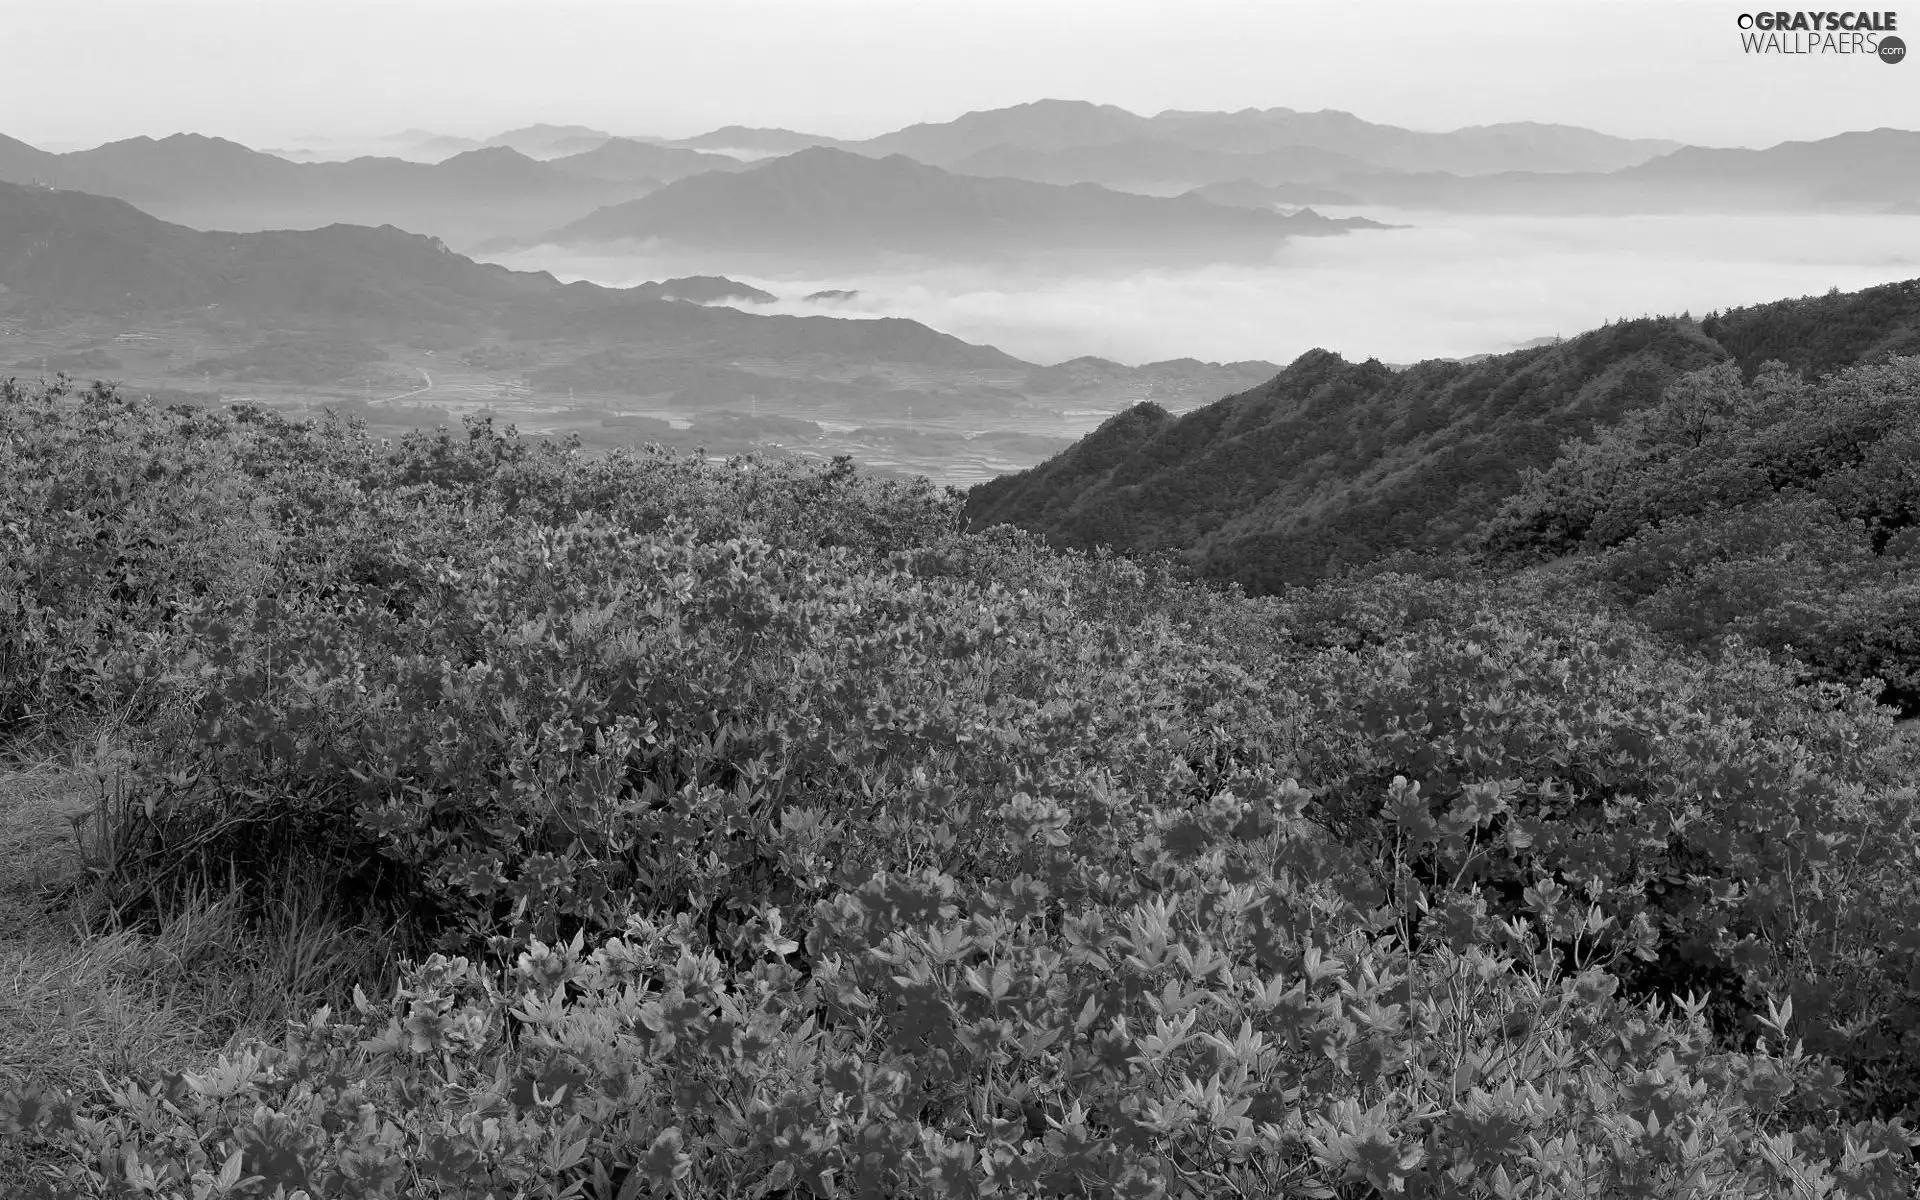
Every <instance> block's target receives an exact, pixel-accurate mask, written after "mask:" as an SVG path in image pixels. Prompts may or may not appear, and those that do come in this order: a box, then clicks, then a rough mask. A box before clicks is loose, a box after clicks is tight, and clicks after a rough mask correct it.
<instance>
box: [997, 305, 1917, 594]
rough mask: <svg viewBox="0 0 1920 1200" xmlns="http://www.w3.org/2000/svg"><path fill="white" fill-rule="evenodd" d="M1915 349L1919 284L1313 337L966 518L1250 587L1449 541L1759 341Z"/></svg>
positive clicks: (1049, 466)
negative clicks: (1466, 328)
mask: <svg viewBox="0 0 1920 1200" xmlns="http://www.w3.org/2000/svg"><path fill="white" fill-rule="evenodd" d="M1917 350H1920V286H1917V285H1916V284H1913V283H1906V284H1895V285H1889V286H1887V287H1882V288H1873V289H1868V290H1866V291H1863V292H1859V293H1854V294H1851V295H1833V296H1827V297H1819V298H1808V299H1804V300H1797V301H1782V302H1780V303H1777V304H1772V305H1764V306H1759V307H1755V308H1749V309H1737V310H1733V311H1730V312H1727V313H1723V314H1718V315H1715V316H1712V317H1709V318H1707V319H1706V320H1705V321H1703V322H1699V323H1695V322H1693V321H1690V320H1687V319H1684V318H1658V319H1645V320H1638V321H1627V322H1621V323H1618V324H1614V325H1609V326H1607V327H1605V328H1602V329H1598V330H1594V331H1592V332H1590V333H1587V334H1585V335H1582V336H1580V337H1577V338H1572V339H1569V340H1567V341H1565V342H1563V343H1560V344H1557V345H1546V346H1537V347H1533V348H1531V349H1525V350H1519V351H1515V352H1513V353H1510V354H1504V355H1499V356H1497V357H1492V358H1486V359H1482V360H1479V361H1476V362H1472V363H1454V362H1440V361H1432V362H1425V363H1420V364H1418V365H1416V366H1413V367H1411V368H1408V369H1407V370H1404V371H1397V372H1396V371H1394V370H1392V369H1391V368H1388V367H1386V366H1384V365H1382V364H1380V363H1378V362H1374V361H1368V362H1365V363H1350V362H1347V361H1345V360H1344V359H1342V358H1340V357H1339V356H1338V355H1336V354H1332V353H1329V352H1327V351H1320V350H1316V351H1312V352H1310V353H1308V354H1306V355H1303V356H1302V357H1301V358H1300V359H1298V360H1297V361H1295V362H1294V363H1293V364H1292V365H1290V366H1289V367H1288V368H1287V369H1286V370H1285V371H1283V372H1281V373H1280V374H1279V375H1278V376H1277V377H1275V378H1274V379H1273V380H1272V381H1270V382H1268V383H1266V384H1263V385H1262V386H1260V387H1257V388H1254V389H1252V390H1251V391H1247V392H1243V393H1241V394H1239V395H1236V396H1230V397H1228V398H1226V399H1224V400H1221V401H1219V402H1218V403H1216V404H1212V405H1208V406H1207V407H1205V408H1201V409H1198V410H1196V411H1193V412H1190V413H1187V414H1186V415H1184V416H1182V417H1179V418H1175V417H1173V416H1171V415H1170V414H1168V413H1167V412H1165V411H1164V410H1162V409H1159V408H1157V407H1156V406H1153V405H1141V406H1138V407H1136V408H1134V409H1132V410H1129V411H1128V412H1125V413H1122V414H1120V415H1118V416H1116V417H1114V418H1113V419H1111V420H1109V421H1108V422H1107V423H1106V424H1105V425H1103V426H1102V427H1101V428H1100V429H1098V430H1096V431H1095V432H1094V433H1093V434H1091V435H1089V436H1088V437H1087V438H1085V439H1083V440H1082V441H1081V442H1080V443H1079V444H1077V445H1075V446H1074V447H1072V448H1071V449H1069V450H1068V451H1066V452H1065V453H1063V454H1061V455H1059V456H1057V457H1056V458H1054V459H1052V460H1050V461H1048V462H1046V463H1043V464H1041V465H1040V466H1037V467H1035V468H1033V469H1031V470H1028V471H1025V472H1022V473H1020V474H1017V475H1009V476H1004V477H1002V478H999V479H995V480H992V481H990V482H988V483H984V484H981V485H979V486H978V487H976V488H975V489H973V491H972V492H971V493H970V495H969V498H968V506H967V512H968V519H969V521H970V522H971V523H972V525H973V526H974V527H976V528H978V527H983V526H987V525H991V524H996V523H1002V522H1004V523H1010V524H1015V525H1020V526H1024V527H1026V528H1028V529H1032V530H1035V531H1037V532H1040V533H1043V534H1044V535H1045V536H1046V537H1048V538H1049V539H1050V540H1051V541H1053V542H1054V543H1056V544H1059V545H1066V546H1083V547H1084V546H1095V545H1106V546H1112V547H1114V548H1117V549H1123V550H1128V551H1141V552H1145V551H1155V550H1171V551H1174V552H1176V553H1178V554H1179V555H1181V556H1182V557H1184V558H1185V559H1186V560H1187V561H1189V562H1190V563H1192V564H1193V565H1194V566H1195V567H1197V568H1198V569H1200V570H1202V571H1203V572H1205V573H1206V574H1208V575H1210V576H1214V577H1216V578H1222V579H1231V580H1234V581H1237V582H1239V583H1240V584H1242V585H1244V586H1246V587H1248V588H1251V589H1254V590H1256V591H1267V590H1272V589H1275V588H1279V587H1282V586H1284V585H1287V584H1295V583H1307V582H1312V581H1313V580H1316V579H1319V578H1321V577H1323V576H1325V575H1328V574H1330V573H1336V572H1337V571H1338V570H1339V569H1340V568H1341V567H1342V566H1344V565H1352V564H1358V563H1364V562H1369V561H1373V560H1375V559H1379V558H1381V557H1383V556H1385V555H1389V554H1392V553H1394V552H1396V551H1427V550H1448V549H1452V548H1455V547H1458V546H1460V545H1461V544H1462V543H1463V541H1464V539H1466V538H1467V536H1468V535H1470V534H1471V533H1472V532H1473V531H1474V530H1475V529H1476V528H1477V527H1478V526H1479V525H1480V524H1481V523H1482V522H1483V521H1485V520H1486V519H1487V518H1488V517H1489V516H1491V515H1492V514H1493V512H1494V511H1495V510H1496V508H1497V507H1498V506H1499V505H1500V503H1501V502H1502V501H1503V500H1504V499H1505V498H1506V497H1507V496H1509V495H1511V494H1513V493H1514V492H1515V490H1516V489H1517V488H1518V487H1519V486H1520V484H1521V482H1522V479H1523V477H1524V475H1525V472H1526V471H1527V470H1528V469H1529V468H1543V467H1546V466H1547V465H1549V464H1550V463H1552V462H1553V461H1554V460H1555V458H1556V457H1557V456H1558V455H1559V454H1560V453H1561V450H1562V447H1563V445H1564V444H1566V443H1568V442H1569V441H1570V440H1575V439H1579V438H1583V437H1586V436H1588V435H1590V434H1592V433H1593V432H1595V431H1596V430H1599V429H1603V428H1606V427H1609V426H1611V425H1614V424H1616V423H1617V422H1619V421H1620V420H1621V419H1622V418H1623V417H1625V416H1626V415H1627V414H1628V413H1630V412H1633V411H1636V410H1640V409H1645V408H1648V407H1650V406H1652V405H1653V404H1655V403H1656V402H1657V401H1658V400H1659V399H1660V397H1661V395H1662V392H1663V391H1664V390H1665V388H1666V387H1667V385H1668V384H1670V383H1671V382H1672V381H1673V380H1674V379H1675V378H1677V377H1678V376H1679V375H1681V374H1683V373H1685V372H1688V371H1692V370H1696V369H1698V368H1702V367H1706V366H1711V365H1713V364H1715V363H1720V362H1727V361H1734V362H1737V363H1738V364H1739V365H1740V367H1741V368H1742V369H1743V370H1744V371H1745V372H1746V373H1747V374H1749V375H1750V374H1751V373H1752V372H1753V371H1754V370H1755V369H1757V368H1758V367H1759V365H1760V364H1761V363H1762V362H1763V361H1765V360H1768V359H1777V360H1780V361H1782V362H1785V363H1786V364H1788V366H1789V367H1791V368H1793V369H1794V370H1802V371H1812V372H1816V373H1817V372H1823V371H1829V370H1832V369H1834V368H1836V367H1839V366H1844V365H1849V364H1852V363H1857V362H1871V361H1878V360H1881V359H1884V358H1886V357H1887V356H1888V355H1889V354H1892V353H1896V352H1898V353H1913V352H1915V351H1917Z"/></svg>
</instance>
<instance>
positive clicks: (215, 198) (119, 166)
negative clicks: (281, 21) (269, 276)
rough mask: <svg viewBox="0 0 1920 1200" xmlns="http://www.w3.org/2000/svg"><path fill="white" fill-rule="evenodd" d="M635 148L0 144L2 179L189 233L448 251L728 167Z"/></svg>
mask: <svg viewBox="0 0 1920 1200" xmlns="http://www.w3.org/2000/svg"><path fill="white" fill-rule="evenodd" d="M635 145H637V143H636V144H635ZM645 149H646V150H647V152H648V154H647V161H646V166H647V168H648V170H646V171H641V170H638V169H635V168H634V166H633V165H632V163H631V162H626V161H623V160H620V153H621V152H619V151H613V152H609V151H608V150H607V149H606V147H605V146H602V147H600V148H598V149H597V150H596V151H593V152H589V153H587V154H584V155H581V156H577V157H576V158H562V159H556V160H553V161H549V162H540V161H537V160H535V159H532V158H528V157H527V156H526V155H524V154H521V153H520V152H519V151H517V150H513V149H509V148H506V147H493V148H487V149H478V150H469V151H465V152H463V153H460V154H456V155H454V156H452V157H451V158H447V159H444V160H442V161H440V162H437V163H420V162H411V161H408V160H405V159H400V158H355V159H351V160H348V161H344V162H311V163H296V162H289V161H287V160H286V159H283V158H279V157H276V156H275V155H271V154H266V153H262V152H260V151H257V150H251V149H248V148H247V147H245V146H242V145H240V144H239V143H237V142H230V141H227V140H225V139H222V138H211V137H204V136H202V135H199V134H174V135H172V136H170V137H165V138H159V139H155V138H148V137H137V138H128V139H126V140H123V141H118V142H109V143H107V144H106V145H103V146H98V147H95V148H94V149H91V150H78V151H73V152H71V153H67V154H49V153H47V152H46V151H42V150H38V149H35V148H34V147H32V146H28V145H27V144H25V143H24V142H19V141H16V140H14V139H11V138H7V139H0V182H8V183H25V184H37V185H41V186H49V187H56V188H64V189H69V190H74V191H84V192H90V193H94V194H96V195H104V196H113V197H116V198H118V199H122V200H126V201H129V202H131V203H134V204H137V205H139V206H140V207H141V208H143V209H145V210H147V211H148V212H151V213H153V214H154V215H156V216H160V217H163V218H165V219H167V220H171V221H177V222H180V223H182V224H187V225H192V226H194V227H197V228H225V229H234V230H239V231H247V230H259V229H273V228H303V227H313V226H319V225H327V224H334V223H340V222H346V223H354V224H369V225H382V224H393V225H400V226H402V227H405V228H408V229H412V230H416V231H419V232H423V233H428V234H431V235H433V236H436V237H440V238H442V239H444V240H446V241H449V242H453V243H456V244H458V243H466V242H470V241H473V240H475V239H478V238H480V237H482V236H498V235H499V234H500V233H501V232H503V231H504V230H512V229H521V230H525V231H527V232H537V231H538V230H540V229H542V228H547V227H550V226H551V225H552V224H553V223H554V222H556V221H559V220H565V219H569V218H571V217H574V216H577V215H579V214H580V213H581V212H584V211H589V210H591V209H592V208H594V207H596V206H598V205H602V204H607V203H613V202H617V201H620V200H626V199H631V198H633V197H635V196H637V195H641V194H644V193H645V192H647V191H648V190H650V189H651V188H653V187H657V186H658V184H659V180H660V179H661V178H666V177H677V176H678V175H681V174H686V173H688V172H689V171H693V170H712V169H722V170H724V169H729V168H733V167H736V166H738V163H737V162H736V161H735V160H733V159H729V158H724V157H722V156H718V155H699V154H697V153H696V152H694V151H685V150H658V151H657V152H656V151H655V149H654V148H651V147H649V148H645ZM616 161H619V162H620V165H619V166H618V167H616V166H614V165H613V164H614V163H615V162H616Z"/></svg>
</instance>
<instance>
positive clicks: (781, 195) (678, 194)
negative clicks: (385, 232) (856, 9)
mask: <svg viewBox="0 0 1920 1200" xmlns="http://www.w3.org/2000/svg"><path fill="white" fill-rule="evenodd" d="M1377 227H1378V226H1377V223H1376V222H1372V221H1366V220H1360V219H1349V220H1341V221H1336V220H1329V219H1327V218H1324V217H1320V216H1318V215H1316V214H1313V213H1301V214H1297V215H1292V216H1283V215H1281V214H1279V213H1276V212H1269V211H1259V210H1255V209H1248V208H1240V207H1232V206H1227V205H1219V204H1214V203H1211V202H1209V201H1207V200H1204V199H1201V198H1199V197H1192V196H1183V197H1174V198H1163V197H1156V196H1142V195H1137V194H1134V193H1131V192H1119V191H1113V190H1110V189H1107V188H1103V187H1099V186H1097V185H1094V184H1075V185H1072V186H1059V185H1054V184H1045V183H1034V182H1031V181H1028V180H1018V179H998V178H986V177H981V176H972V175H963V174H956V173H954V172H950V171H944V170H941V169H940V168H938V167H930V166H927V165H925V164H924V163H921V162H917V161H915V160H914V159H911V158H908V157H906V156H905V155H901V154H894V155H889V156H888V157H886V158H870V157H867V156H866V155H863V154H856V153H853V152H851V151H847V150H839V149H834V148H832V147H826V146H816V147H812V148H809V149H806V150H801V151H798V152H796V153H793V154H789V155H786V156H784V157H781V158H776V159H773V160H770V161H768V162H764V163H761V164H759V165H756V166H754V167H752V168H750V169H748V170H744V171H739V172H734V173H724V174H723V173H708V174H702V175H695V176H691V177H689V178H686V179H682V180H680V181H679V182H678V183H675V184H671V185H669V186H666V187H663V188H661V189H659V190H658V191H655V192H652V193H650V194H648V195H646V196H643V197H641V198H639V199H637V200H631V201H627V202H624V203H621V204H616V205H611V206H609V207H606V208H603V209H600V210H599V211H597V212H594V213H591V214H589V215H588V216H586V217H583V218H581V219H580V220H578V221H574V222H572V223H571V224H568V225H566V226H563V227H561V228H559V229H557V230H554V231H553V232H552V233H550V234H548V235H546V236H545V237H544V238H542V239H541V240H542V241H545V242H552V243H555V244H560V245H575V246H578V245H592V244H604V243H611V242H621V241H657V242H661V243H666V244H668V245H671V246H673V247H677V248H688V247H692V248H700V249H705V250H709V251H715V252H731V253H734V254H737V255H738V254H744V255H746V256H750V257H751V258H752V259H754V260H757V261H760V262H776V261H777V262H781V263H808V264H822V263H829V264H832V265H835V266H846V265H848V264H849V263H851V262H855V261H862V260H868V259H873V258H876V257H881V256H885V255H897V254H911V255H924V256H927V257H930V258H949V259H952V258H962V259H979V258H996V257H1008V256H1014V257H1020V258H1023V259H1029V260H1031V259H1036V258H1049V257H1058V256H1061V255H1067V254H1073V253H1089V252H1091V253H1094V254H1097V255H1100V256H1104V257H1106V258H1107V259H1109V260H1112V259H1114V258H1117V257H1125V258H1127V259H1128V260H1129V261H1138V260H1141V259H1146V258H1151V259H1153V260H1160V259H1164V258H1168V257H1185V258H1195V257H1246V256H1252V255H1259V254H1261V253H1264V252H1269V251H1271V250H1272V249H1273V248H1274V247H1276V246H1278V245H1279V243H1280V242H1281V241H1282V240H1283V239H1285V238H1286V237H1288V236H1294V235H1304V236H1323V235H1331V234H1339V233H1343V232H1346V231H1347V230H1350V229H1356V228H1377ZM722 261H725V260H722Z"/></svg>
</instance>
